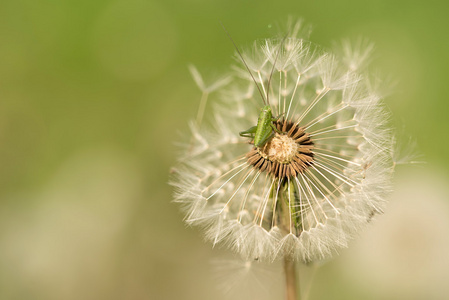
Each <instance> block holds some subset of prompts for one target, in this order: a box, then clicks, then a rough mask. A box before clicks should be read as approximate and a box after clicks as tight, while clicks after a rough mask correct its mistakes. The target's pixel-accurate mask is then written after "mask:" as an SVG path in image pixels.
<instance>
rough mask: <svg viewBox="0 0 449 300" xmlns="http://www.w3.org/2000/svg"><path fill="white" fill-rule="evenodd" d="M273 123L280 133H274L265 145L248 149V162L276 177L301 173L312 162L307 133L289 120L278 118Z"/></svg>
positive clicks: (310, 142)
mask: <svg viewBox="0 0 449 300" xmlns="http://www.w3.org/2000/svg"><path fill="white" fill-rule="evenodd" d="M274 125H275V126H276V127H277V129H278V130H279V131H281V132H282V134H278V133H276V134H275V136H274V137H273V138H271V140H269V141H268V142H267V143H266V144H265V145H263V146H261V147H254V148H253V149H252V150H251V151H249V152H248V153H247V154H246V157H247V158H248V163H249V164H251V165H252V166H253V167H254V168H255V169H258V170H260V171H261V172H263V171H266V172H268V173H270V174H271V175H273V176H274V177H277V178H285V177H293V176H297V175H298V174H300V173H303V172H304V171H305V170H306V169H307V168H308V167H309V166H310V165H311V164H312V163H313V152H312V149H313V148H314V145H313V142H312V140H311V139H310V137H309V135H308V134H307V133H305V132H304V129H303V128H301V127H298V126H297V125H296V124H294V123H293V122H291V121H285V120H279V121H276V122H274Z"/></svg>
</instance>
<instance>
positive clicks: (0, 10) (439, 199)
mask: <svg viewBox="0 0 449 300" xmlns="http://www.w3.org/2000/svg"><path fill="white" fill-rule="evenodd" d="M448 10H449V5H448V4H447V3H446V2H444V1H425V2H422V1H410V0H399V1H388V0H381V1H356V0H343V1H298V0H290V1H287V0H281V1H266V0H261V1H257V2H256V1H253V2H249V1H248V2H244V1H236V0H226V1H203V0H191V1H179V0H177V1H176V0H166V1H161V0H159V1H146V0H114V1H112V0H98V1H86V0H76V1H74V0H59V1H58V0H3V1H0V186H1V188H0V299H224V297H223V296H222V295H221V294H220V293H219V292H218V291H217V290H216V288H215V283H214V280H213V278H212V277H213V276H211V274H213V272H214V271H213V268H212V267H211V260H213V259H214V258H216V257H219V256H221V255H223V253H224V251H221V250H217V249H211V246H210V245H209V244H206V243H204V242H203V241H202V240H201V235H200V233H199V232H198V230H196V229H191V228H188V229H186V228H185V226H184V225H183V223H182V215H181V214H180V213H179V210H178V207H177V205H175V204H173V203H171V192H172V191H171V188H170V187H169V186H168V185H167V181H168V176H169V175H168V172H169V169H170V167H171V166H172V165H173V164H174V160H175V158H176V148H175V147H174V146H173V144H174V142H176V139H177V138H178V137H179V133H180V132H182V131H183V130H185V128H186V124H187V122H188V121H189V120H190V119H192V118H193V117H194V116H195V114H196V111H197V107H198V104H199V99H200V91H199V90H198V89H197V87H196V86H195V84H194V82H193V80H192V79H191V76H190V74H189V72H188V69H187V65H188V64H189V63H193V64H195V65H196V66H197V67H198V69H199V70H200V71H201V72H202V73H203V74H204V75H205V77H206V78H214V77H216V76H218V75H220V74H222V73H223V72H228V70H229V67H230V64H231V63H233V59H232V55H233V53H234V49H233V46H232V44H231V43H230V41H229V39H228V38H227V36H226V34H225V33H224V31H223V30H222V29H221V26H220V25H219V21H221V22H222V23H223V24H224V25H225V26H226V28H227V30H228V31H229V32H230V33H231V35H232V36H233V38H234V40H235V41H236V42H237V44H239V45H241V46H247V45H250V44H251V43H252V41H253V40H255V39H261V38H265V37H270V36H272V35H274V34H276V33H277V30H276V26H270V25H275V24H276V23H282V20H284V19H286V17H287V16H289V15H292V16H297V17H302V18H303V19H304V20H305V21H306V22H307V23H308V24H311V25H313V32H312V36H311V40H312V41H313V42H315V43H317V44H321V45H323V46H326V47H329V46H331V45H332V42H333V41H339V40H341V39H343V38H353V39H355V38H357V37H360V36H362V37H367V38H369V39H370V40H372V41H373V42H374V43H375V44H376V52H375V65H376V67H378V68H379V69H380V70H381V71H382V74H388V75H389V77H391V78H393V79H394V81H396V82H397V85H396V87H395V89H394V90H395V92H394V93H393V94H392V95H390V97H389V99H388V106H389V107H390V108H391V110H392V111H393V113H394V120H395V121H394V122H395V124H396V125H397V126H398V127H402V126H403V127H404V128H405V132H408V133H409V134H410V135H412V136H414V137H415V138H416V139H417V141H418V145H419V147H420V150H421V152H422V153H423V154H424V155H425V159H426V160H427V164H426V165H423V166H419V167H412V168H408V167H406V168H400V169H399V171H398V176H397V186H398V189H397V191H396V192H395V194H394V195H393V197H392V201H391V205H390V207H389V210H388V211H387V214H386V215H384V216H382V217H380V218H378V220H377V221H376V222H374V225H373V226H372V227H371V228H370V229H369V230H368V231H367V232H365V233H364V235H363V238H361V239H359V240H357V241H355V242H354V243H353V245H351V247H350V249H348V250H344V251H342V254H341V255H340V256H339V257H337V258H336V259H334V260H333V261H331V262H328V263H326V264H325V265H324V266H322V267H321V268H320V269H319V271H318V272H317V275H316V276H315V279H314V284H313V286H312V289H311V292H310V299H447V295H448V293H449V287H448V285H447V284H446V283H445V280H447V277H448V276H449V258H448V253H449V232H448V231H449V201H448V195H449V192H448V187H447V183H448V179H449V172H448V167H449V155H448V154H449V153H448V150H447V149H448V147H449V139H448V133H447V132H448V130H449V121H448V118H447V113H448V112H449V101H448V96H447V86H448V82H449V72H448V70H449V56H448V53H449V39H448V36H447V32H448V30H449V18H448V17H447V12H448ZM430 140H432V141H433V142H432V143H429V141H430ZM275 274H276V273H275ZM275 276H277V277H279V276H281V275H275ZM445 278H446V279H445ZM273 280H275V278H273ZM276 280H279V278H276ZM281 284H282V280H281ZM262 294H264V293H262ZM242 295H243V294H242ZM262 296H263V295H262ZM262 296H261V297H258V299H264V298H263V297H262ZM265 296H266V295H265ZM445 296H446V297H445ZM234 299H238V297H236V298H234ZM242 299H252V298H251V296H250V297H245V298H243V297H242ZM268 299H280V298H268Z"/></svg>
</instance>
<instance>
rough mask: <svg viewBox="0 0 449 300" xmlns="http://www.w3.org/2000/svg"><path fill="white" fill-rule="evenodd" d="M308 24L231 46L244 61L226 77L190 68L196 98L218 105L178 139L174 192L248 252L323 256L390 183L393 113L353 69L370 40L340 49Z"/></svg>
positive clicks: (215, 235) (381, 201) (196, 216)
mask: <svg viewBox="0 0 449 300" xmlns="http://www.w3.org/2000/svg"><path fill="white" fill-rule="evenodd" d="M305 31H307V30H304V28H302V26H301V22H297V23H295V24H292V25H291V26H290V28H289V30H288V32H289V33H288V34H287V35H286V36H285V37H284V38H272V39H266V40H264V41H262V42H259V43H255V44H254V46H253V49H252V50H251V51H247V52H245V51H242V52H240V51H239V49H238V48H237V47H236V49H237V54H238V57H239V60H240V61H241V62H243V64H244V67H235V69H236V71H237V72H236V74H235V76H234V77H233V78H232V80H231V79H229V77H226V78H225V79H223V80H221V81H218V82H216V83H214V84H212V85H210V86H207V85H206V84H204V81H203V80H202V77H201V76H200V75H199V73H198V72H197V71H196V69H194V68H192V69H191V71H192V74H193V77H194V79H195V81H196V82H197V84H198V86H199V87H200V88H201V90H202V91H203V101H202V105H201V107H203V108H204V104H205V100H206V99H209V98H210V99H209V103H211V104H213V105H214V106H213V109H212V113H210V114H208V115H209V116H211V117H210V118H209V119H206V120H205V121H204V122H202V123H201V122H200V121H198V120H201V118H199V119H197V121H196V122H192V123H191V124H190V131H191V135H190V136H189V138H188V139H187V140H186V141H185V143H184V144H183V145H181V147H182V152H181V155H180V156H179V159H178V164H177V166H176V167H175V173H174V175H173V178H172V180H171V184H172V185H173V186H174V187H175V201H177V202H179V203H180V204H181V206H182V208H183V209H184V211H185V216H186V217H185V221H186V222H187V223H188V224H192V225H199V226H201V227H202V228H203V229H204V231H205V236H206V238H207V239H208V240H210V241H212V243H213V244H214V245H215V244H221V245H225V246H228V247H230V248H232V249H233V250H235V251H236V252H238V253H240V254H241V255H243V256H244V257H245V258H249V259H255V258H259V259H268V260H273V259H276V258H281V257H284V258H286V257H287V258H288V259H293V260H303V261H311V260H315V259H323V258H327V257H330V256H331V255H332V254H333V253H334V252H335V251H337V250H338V249H340V248H342V247H345V246H346V245H347V243H348V241H349V240H350V239H351V238H352V237H353V236H354V235H355V234H356V233H357V232H358V231H359V229H360V228H361V227H363V226H364V225H366V224H367V223H368V222H369V220H370V219H371V216H372V215H373V214H376V213H381V212H382V211H383V207H384V205H385V201H386V200H385V198H386V195H387V194H388V193H389V191H390V189H391V177H392V174H393V163H392V155H393V142H392V141H393V137H392V133H391V132H392V131H391V129H390V127H389V125H388V116H389V114H388V113H387V111H386V110H385V108H384V105H383V104H382V102H381V97H380V95H379V94H378V93H377V91H376V88H375V85H373V84H372V83H371V82H370V78H369V76H368V75H367V74H365V73H363V70H362V68H361V66H363V65H364V63H365V61H364V60H363V59H365V58H366V57H367V56H368V55H367V54H368V52H369V50H370V49H371V48H370V47H367V48H366V49H362V48H351V47H350V46H349V44H345V45H344V47H343V50H344V51H343V53H345V55H346V56H345V55H343V56H338V55H336V54H334V53H331V52H329V51H324V50H322V49H320V48H319V47H317V46H315V45H313V44H312V43H310V42H308V41H307V40H305V39H304V35H303V33H304V32H305ZM306 37H307V36H306ZM234 45H235V44H234ZM214 92H215V93H214ZM260 97H262V100H263V102H264V103H263V105H261V101H260ZM208 106H210V105H208ZM261 106H262V110H261ZM201 115H202V112H201ZM273 116H276V117H273ZM255 120H258V121H257V125H256V126H254V122H255ZM244 128H249V129H248V130H245V131H242V129H244ZM245 137H249V138H251V139H252V142H249V143H248V140H247V139H245Z"/></svg>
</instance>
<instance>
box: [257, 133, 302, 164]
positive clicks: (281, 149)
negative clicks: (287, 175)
mask: <svg viewBox="0 0 449 300" xmlns="http://www.w3.org/2000/svg"><path fill="white" fill-rule="evenodd" d="M298 148H299V145H298V144H297V143H296V142H295V140H294V139H292V138H291V137H289V136H288V135H281V134H278V133H276V135H275V136H274V137H273V138H272V139H271V140H270V141H269V142H268V143H266V144H265V145H264V146H262V147H259V148H258V149H257V151H258V152H259V154H260V155H261V156H262V157H263V158H264V159H268V160H270V161H275V162H278V163H281V164H288V163H290V162H291V161H292V160H293V158H294V157H295V156H296V153H297V152H298Z"/></svg>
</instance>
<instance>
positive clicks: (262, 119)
mask: <svg viewBox="0 0 449 300" xmlns="http://www.w3.org/2000/svg"><path fill="white" fill-rule="evenodd" d="M221 26H222V27H223V29H224V31H225V32H226V34H227V35H228V37H229V39H230V40H231V42H232V43H233V44H234V47H235V49H236V50H237V53H238V55H239V56H240V59H241V60H242V62H243V64H244V65H245V67H246V69H247V70H248V73H249V74H250V75H251V78H252V79H253V81H254V83H255V84H256V86H257V89H258V90H259V93H260V96H261V97H262V100H263V104H264V106H263V107H262V108H261V109H260V114H259V118H258V120H257V125H256V126H252V127H250V128H249V129H247V130H245V131H241V132H239V135H240V136H242V137H249V138H252V139H253V142H254V146H256V147H261V146H263V145H265V144H266V143H267V142H268V141H269V140H270V139H271V138H272V137H273V136H274V131H276V132H277V133H279V134H282V132H281V131H279V130H278V129H277V128H276V126H275V125H274V124H273V122H274V121H276V120H278V119H279V117H280V115H279V116H277V117H275V118H273V114H272V111H271V107H270V100H269V99H268V95H269V91H270V82H271V77H272V76H273V72H274V67H275V65H276V61H277V58H278V56H279V52H281V49H280V48H279V51H278V52H277V54H276V58H275V60H274V63H273V67H272V68H271V72H270V77H269V78H268V83H267V93H266V97H264V94H263V93H262V91H261V89H260V87H259V85H258V84H257V82H256V80H255V79H254V76H253V74H252V72H251V70H250V69H249V67H248V65H247V64H246V62H245V59H244V58H243V55H242V54H241V52H240V50H239V48H238V47H237V45H236V44H235V42H234V40H233V39H232V37H231V35H230V34H229V32H228V31H227V30H226V28H225V27H224V26H223V24H221ZM287 35H288V34H287ZM287 35H285V36H284V38H283V40H282V42H281V47H282V45H283V44H284V41H285V39H286V38H287ZM262 85H263V83H262ZM265 98H266V100H265ZM273 130H274V131H273Z"/></svg>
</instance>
